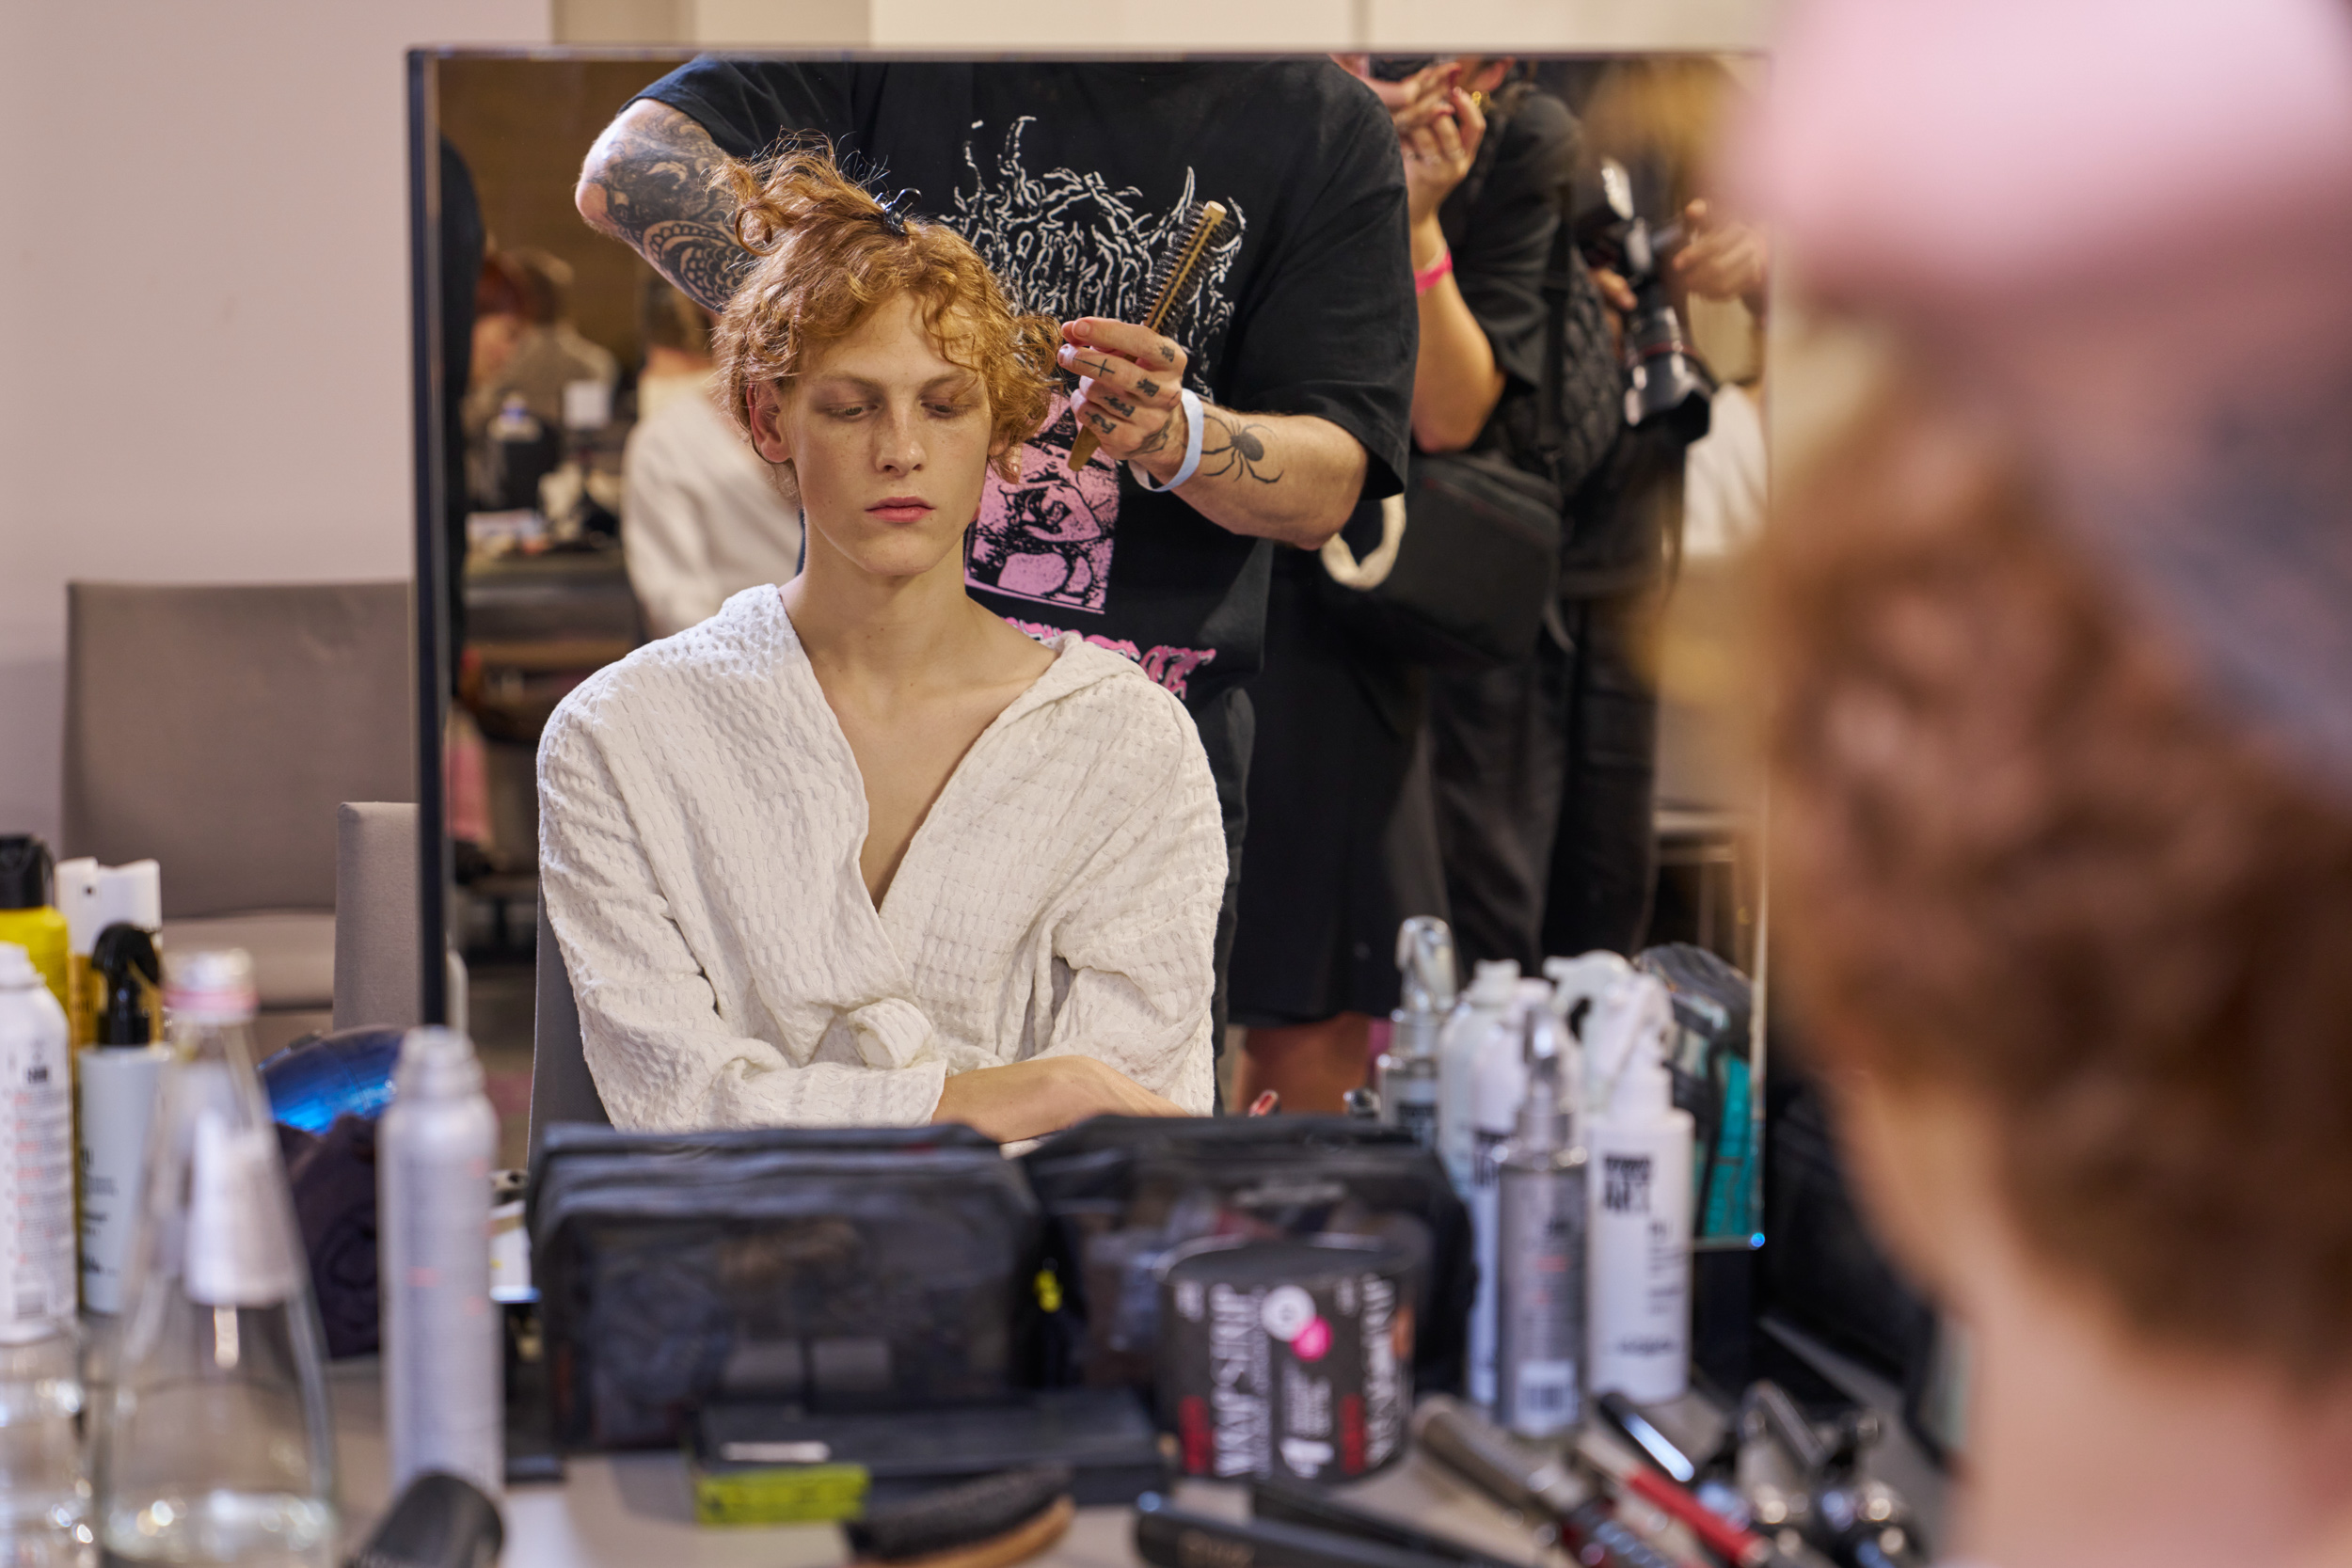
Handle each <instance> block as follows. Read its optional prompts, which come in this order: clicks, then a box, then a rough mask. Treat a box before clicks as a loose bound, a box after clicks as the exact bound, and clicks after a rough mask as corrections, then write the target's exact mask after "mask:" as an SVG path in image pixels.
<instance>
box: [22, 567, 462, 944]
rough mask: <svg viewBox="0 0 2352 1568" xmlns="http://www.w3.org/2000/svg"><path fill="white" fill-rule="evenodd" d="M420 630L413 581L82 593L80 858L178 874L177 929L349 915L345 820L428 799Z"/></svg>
mask: <svg viewBox="0 0 2352 1568" xmlns="http://www.w3.org/2000/svg"><path fill="white" fill-rule="evenodd" d="M410 619H411V617H410V613H409V593H408V585H407V584H406V583H405V582H356V583H294V584H280V585H270V586H257V587H183V586H137V585H130V584H122V583H100V582H75V583H69V584H67V586H66V716H65V845H66V849H67V852H69V853H71V854H75V855H95V856H97V857H98V859H99V860H101V861H103V862H105V863H110V864H114V863H121V862H123V861H131V860H139V859H142V858H144V857H147V856H150V855H151V856H153V857H155V858H156V859H158V860H160V861H162V862H163V863H164V915H165V918H166V919H187V918H192V917H198V916H203V915H217V914H233V913H241V912H245V911H255V910H322V911H324V910H331V909H333V908H334V907H335V832H336V828H335V811H336V807H338V806H339V805H341V804H342V802H343V801H345V800H415V799H416V726H415V724H414V723H413V722H412V721H411V718H410V714H411V708H412V695H411V690H410V688H411V682H410V679H409V668H410V666H409V657H408V649H409V641H410ZM166 772H167V773H168V781H167V787H159V780H160V779H161V778H162V776H163V775H164V774H165V773H166Z"/></svg>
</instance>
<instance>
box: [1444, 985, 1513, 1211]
mask: <svg viewBox="0 0 2352 1568" xmlns="http://www.w3.org/2000/svg"><path fill="white" fill-rule="evenodd" d="M1518 983H1519V966H1518V961H1517V960H1516V959H1512V958H1501V959H1493V958H1490V959H1486V960H1482V961H1481V962H1480V964H1479V966H1478V972H1477V974H1474V975H1472V976H1471V978H1470V990H1466V991H1464V992H1463V993H1462V999H1461V1001H1460V1002H1458V1003H1457V1004H1455V1006H1454V1013H1453V1016H1452V1017H1450V1018H1448V1019H1447V1020H1446V1021H1445V1030H1444V1032H1443V1033H1442V1034H1440V1035H1439V1036H1438V1159H1439V1160H1440V1161H1442V1162H1443V1163H1444V1164H1445V1173H1446V1175H1447V1176H1448V1177H1449V1178H1450V1179H1451V1180H1453V1182H1454V1191H1456V1192H1458V1193H1460V1194H1462V1195H1463V1196H1465V1197H1467V1196H1469V1195H1470V1158H1471V1154H1472V1152H1473V1150H1474V1148H1475V1147H1476V1146H1475V1143H1474V1142H1473V1140H1472V1138H1471V1136H1470V1059H1471V1058H1472V1057H1473V1056H1475V1055H1476V1054H1477V1052H1478V1047H1479V1046H1480V1045H1481V1044H1482V1043H1483V1042H1484V1041H1485V1040H1486V1035H1487V1033H1488V1031H1490V1030H1492V1029H1493V1028H1494V1026H1495V1025H1496V1024H1498V1023H1500V1022H1502V1018H1503V1015H1504V1014H1506V1013H1508V1012H1509V1011H1510V1010H1511V997H1512V993H1513V992H1514V991H1516V990H1518Z"/></svg>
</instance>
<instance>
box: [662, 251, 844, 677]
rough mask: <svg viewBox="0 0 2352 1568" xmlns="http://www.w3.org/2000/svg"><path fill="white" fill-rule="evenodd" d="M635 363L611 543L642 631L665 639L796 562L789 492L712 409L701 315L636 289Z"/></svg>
mask: <svg viewBox="0 0 2352 1568" xmlns="http://www.w3.org/2000/svg"><path fill="white" fill-rule="evenodd" d="M645 305H646V309H645V311H644V320H645V367H644V372H643V373H642V374H641V375H640V376H639V377H638V381H637V410H638V420H637V424H636V426H635V428H633V429H632V430H630V432H629V435H628V447H627V448H626V449H625V450H624V451H623V454H622V459H621V465H622V488H621V550H622V554H623V558H624V559H625V560H626V561H627V562H628V581H629V586H630V587H631V588H632V589H634V590H635V591H636V594H637V602H638V604H639V606H640V607H642V608H643V609H644V613H645V627H646V629H647V630H648V631H649V632H651V633H652V634H653V635H654V636H656V637H668V636H669V635H671V634H672V633H673V632H679V631H684V630H685V629H686V628H687V627H688V626H693V625H695V624H697V623H698V622H702V621H707V620H708V619H709V618H710V617H711V616H713V615H715V614H717V613H718V610H719V607H720V606H721V605H723V604H724V603H726V601H727V599H728V598H729V597H730V596H731V595H733V594H737V593H739V592H740V591H741V590H743V589H746V588H750V587H753V586H755V584H758V583H763V582H788V581H790V580H791V578H792V577H793V576H794V574H796V573H798V572H799V571H800V569H801V509H800V502H799V497H798V492H797V491H795V490H794V489H793V488H792V484H791V481H790V479H789V477H788V475H787V473H786V472H785V471H784V470H782V469H774V468H771V467H769V465H768V464H767V463H766V462H764V461H763V460H762V459H761V458H760V455H759V454H758V453H757V452H755V451H753V450H752V446H751V443H750V442H749V441H747V440H745V439H744V438H743V434H742V432H741V431H739V430H738V429H737V428H736V426H735V423H734V421H733V420H730V419H728V418H727V416H726V415H725V413H724V412H723V411H722V409H721V408H720V405H719V399H720V398H722V397H723V396H724V395H725V394H724V389H723V388H722V387H721V386H720V385H719V383H718V382H717V381H716V380H715V379H714V378H713V376H712V373H711V360H710V313H709V312H708V311H707V310H706V309H703V307H701V306H700V305H697V304H695V303H694V302H693V301H692V300H691V299H688V298H687V297H686V296H685V295H684V294H682V293H678V292H677V290H675V289H674V288H672V287H671V286H670V285H669V284H668V283H667V282H665V281H664V280H662V279H661V278H660V277H648V278H647V279H646V284H645Z"/></svg>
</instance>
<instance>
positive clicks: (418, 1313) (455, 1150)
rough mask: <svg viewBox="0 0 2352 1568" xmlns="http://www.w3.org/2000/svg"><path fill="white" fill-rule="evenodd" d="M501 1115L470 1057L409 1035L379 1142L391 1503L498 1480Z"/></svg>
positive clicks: (442, 1036)
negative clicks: (493, 1174)
mask: <svg viewBox="0 0 2352 1568" xmlns="http://www.w3.org/2000/svg"><path fill="white" fill-rule="evenodd" d="M498 1141H499V1124H498V1114H497V1113H496V1112H495V1111H493V1110H492V1109H491V1108H490V1101H489V1100H488V1098H487V1097H486V1096H485V1095H484V1094H483V1092H482V1066H481V1064H480V1063H479V1062H477V1061H475V1059H474V1053H473V1046H472V1045H471V1044H470V1043H469V1042H468V1040H467V1039H466V1037H465V1036H463V1035H461V1034H458V1033H457V1032H456V1031H454V1030H451V1029H411V1030H410V1031H409V1032H408V1034H407V1036H406V1037H405V1038H403V1039H402V1041H401V1044H400V1066H399V1068H398V1069H396V1070H395V1072H394V1075H393V1079H392V1103H391V1107H390V1108H389V1110H387V1111H386V1112H385V1113H384V1121H383V1125H382V1127H381V1129H380V1130H379V1132H377V1134H376V1180H377V1183H378V1194H377V1197H378V1203H379V1205H380V1207H381V1210H382V1213H381V1216H380V1220H379V1229H378V1234H379V1235H380V1236H381V1238H382V1243H381V1244H382V1247H383V1266H382V1269H381V1274H382V1277H383V1281H384V1409H385V1418H386V1421H385V1424H386V1427H387V1429H388V1435H389V1438H390V1444H391V1450H392V1474H391V1490H392V1492H393V1494H394V1495H395V1496H397V1495H398V1494H399V1492H400V1491H401V1489H402V1488H403V1487H405V1486H406V1485H407V1484H408V1483H409V1481H413V1480H415V1479H416V1477H417V1476H419V1475H420V1474H421V1473H423V1472H425V1471H428V1470H443V1471H447V1472H448V1473H450V1474H451V1475H454V1476H462V1477H463V1478H465V1479H466V1480H467V1481H471V1482H472V1483H473V1484H474V1485H476V1486H478V1487H480V1488H481V1489H482V1490H483V1491H484V1492H485V1493H487V1494H489V1495H490V1496H491V1497H497V1496H499V1495H500V1493H501V1490H502V1489H503V1488H502V1483H503V1481H504V1479H505V1471H506V1458H505V1428H504V1409H505V1398H504V1393H503V1390H502V1386H501V1384H502V1375H503V1355H502V1345H501V1332H500V1326H499V1318H498V1314H497V1313H496V1312H495V1311H494V1310H493V1309H492V1307H491V1305H490V1164H491V1162H492V1161H493V1160H494V1159H495V1158H496V1157H497V1154H498Z"/></svg>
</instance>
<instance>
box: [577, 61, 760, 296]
mask: <svg viewBox="0 0 2352 1568" xmlns="http://www.w3.org/2000/svg"><path fill="white" fill-rule="evenodd" d="M719 157H720V152H719V150H718V148H717V147H716V145H714V144H713V143H712V142H711V140H710V136H709V134H708V133H707V132H706V131H704V130H703V128H702V127H701V126H699V125H697V124H695V123H694V122H693V121H692V120H691V119H689V118H688V117H687V116H685V115H683V114H680V113H678V111H676V110H675V109H671V108H667V107H666V106H665V107H664V108H663V109H662V111H661V113H660V115H659V116H655V117H650V122H649V123H636V124H629V125H626V126H621V127H617V128H616V129H615V131H614V132H613V141H612V144H611V145H610V146H609V148H608V149H607V150H606V152H605V155H604V157H603V158H602V160H601V162H600V163H599V165H598V166H597V169H596V173H595V174H594V175H593V176H591V179H592V182H594V183H595V184H596V187H597V188H598V189H599V190H601V191H602V192H603V193H604V213H605V223H606V225H607V227H609V228H610V229H611V230H612V233H613V234H615V235H616V236H618V237H619V238H620V239H622V240H624V241H626V242H627V243H628V245H631V246H633V247H634V248H635V249H636V250H637V251H638V252H639V253H640V254H641V255H643V256H644V258H645V260H646V261H650V262H651V263H653V266H654V269H655V270H656V271H658V272H660V274H661V275H662V276H663V277H667V278H668V279H669V280H670V281H671V282H673V283H675V284H676V285H677V286H678V287H679V288H681V289H683V290H685V291H686V293H688V294H690V295H691V296H692V297H693V298H694V299H696V300H698V301H700V302H701V303H702V304H704V305H706V306H708V307H709V308H710V309H712V310H723V309H726V303H727V300H728V299H729V298H730V297H732V296H733V295H734V293H735V290H736V287H737V285H738V284H739V283H740V282H741V281H742V280H743V275H744V274H745V273H746V272H748V271H749V270H750V268H751V263H752V254H751V252H750V251H748V250H745V249H744V248H743V247H742V246H741V245H738V244H736V241H735V229H734V221H733V220H734V205H733V203H731V202H729V201H728V200H727V199H726V198H724V197H723V196H722V195H721V194H720V193H719V191H718V190H717V189H716V188H714V187H713V185H712V183H711V176H712V174H713V173H714V172H715V171H716V169H717V167H718V161H719Z"/></svg>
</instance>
